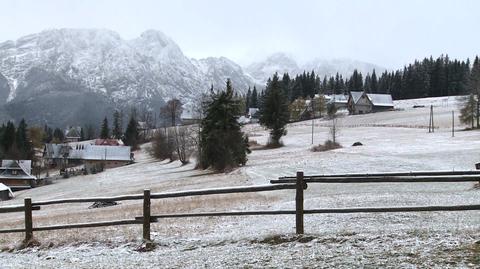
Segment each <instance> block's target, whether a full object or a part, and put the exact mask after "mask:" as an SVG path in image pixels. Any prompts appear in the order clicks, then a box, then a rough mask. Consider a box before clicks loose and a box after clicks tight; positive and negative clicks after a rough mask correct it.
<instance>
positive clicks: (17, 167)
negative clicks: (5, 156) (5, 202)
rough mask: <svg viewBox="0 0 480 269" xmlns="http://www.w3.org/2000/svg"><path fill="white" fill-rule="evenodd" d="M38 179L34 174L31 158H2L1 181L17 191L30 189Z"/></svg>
mask: <svg viewBox="0 0 480 269" xmlns="http://www.w3.org/2000/svg"><path fill="white" fill-rule="evenodd" d="M36 181H37V178H36V177H34V176H32V161H31V160H2V165H1V167H0V183H3V184H5V185H6V186H8V187H10V189H12V190H14V191H15V190H23V189H30V188H32V187H34V186H35V184H36Z"/></svg>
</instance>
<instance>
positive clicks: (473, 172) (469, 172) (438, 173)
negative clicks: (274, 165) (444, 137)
mask: <svg viewBox="0 0 480 269" xmlns="http://www.w3.org/2000/svg"><path fill="white" fill-rule="evenodd" d="M454 175H479V176H480V170H465V171H409V172H386V173H355V174H324V175H310V176H305V178H307V179H308V178H327V177H343V178H350V177H388V176H454ZM279 179H296V177H279Z"/></svg>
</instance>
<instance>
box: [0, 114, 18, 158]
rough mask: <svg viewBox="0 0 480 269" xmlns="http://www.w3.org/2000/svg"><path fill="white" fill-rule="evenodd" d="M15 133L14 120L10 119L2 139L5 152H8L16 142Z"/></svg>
mask: <svg viewBox="0 0 480 269" xmlns="http://www.w3.org/2000/svg"><path fill="white" fill-rule="evenodd" d="M15 133H16V131H15V125H14V124H13V122H11V121H8V122H7V126H5V130H4V132H3V136H2V141H1V142H2V147H3V152H5V153H8V152H9V151H10V150H11V148H12V146H13V145H14V143H15Z"/></svg>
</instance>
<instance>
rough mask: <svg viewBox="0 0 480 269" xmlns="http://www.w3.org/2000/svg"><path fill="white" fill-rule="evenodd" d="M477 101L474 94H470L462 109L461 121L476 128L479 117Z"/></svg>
mask: <svg viewBox="0 0 480 269" xmlns="http://www.w3.org/2000/svg"><path fill="white" fill-rule="evenodd" d="M476 114H477V99H476V98H475V95H474V94H470V95H469V96H468V98H467V100H466V102H465V103H464V105H463V107H462V108H461V109H460V116H459V118H460V121H461V122H462V123H464V124H467V125H471V126H472V129H473V128H475V118H476V117H477V115H476Z"/></svg>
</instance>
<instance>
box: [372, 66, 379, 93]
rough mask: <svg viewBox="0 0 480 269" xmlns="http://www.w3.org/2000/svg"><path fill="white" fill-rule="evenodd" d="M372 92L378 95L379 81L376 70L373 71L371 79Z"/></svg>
mask: <svg viewBox="0 0 480 269" xmlns="http://www.w3.org/2000/svg"><path fill="white" fill-rule="evenodd" d="M370 92H371V93H378V80H377V74H375V69H373V71H372V76H371V77H370Z"/></svg>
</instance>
